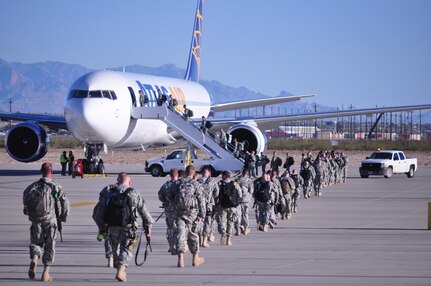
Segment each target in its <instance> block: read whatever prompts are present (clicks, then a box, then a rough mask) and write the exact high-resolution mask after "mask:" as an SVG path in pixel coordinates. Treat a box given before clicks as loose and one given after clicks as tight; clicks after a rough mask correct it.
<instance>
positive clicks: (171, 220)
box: [165, 212, 177, 246]
mask: <svg viewBox="0 0 431 286" xmlns="http://www.w3.org/2000/svg"><path fill="white" fill-rule="evenodd" d="M165 215H166V240H167V241H168V244H169V246H175V245H176V244H177V238H176V234H175V228H176V224H175V217H174V216H173V214H170V213H166V212H165Z"/></svg>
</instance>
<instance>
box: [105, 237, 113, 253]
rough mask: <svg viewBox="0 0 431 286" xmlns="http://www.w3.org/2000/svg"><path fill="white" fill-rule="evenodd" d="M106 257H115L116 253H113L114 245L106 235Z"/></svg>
mask: <svg viewBox="0 0 431 286" xmlns="http://www.w3.org/2000/svg"><path fill="white" fill-rule="evenodd" d="M105 257H106V258H110V257H114V254H113V253H112V246H111V243H110V242H109V236H108V235H105Z"/></svg>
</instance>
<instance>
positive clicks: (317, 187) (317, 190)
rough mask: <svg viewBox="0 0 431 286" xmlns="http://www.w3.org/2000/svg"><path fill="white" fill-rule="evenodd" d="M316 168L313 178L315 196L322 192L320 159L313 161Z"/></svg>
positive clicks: (321, 163)
mask: <svg viewBox="0 0 431 286" xmlns="http://www.w3.org/2000/svg"><path fill="white" fill-rule="evenodd" d="M314 164H315V167H314V169H315V170H316V177H315V178H314V192H315V194H316V196H320V195H321V193H322V189H323V188H322V184H323V173H324V171H323V166H322V165H323V162H322V161H321V160H316V161H314Z"/></svg>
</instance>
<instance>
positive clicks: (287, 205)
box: [281, 194, 292, 214]
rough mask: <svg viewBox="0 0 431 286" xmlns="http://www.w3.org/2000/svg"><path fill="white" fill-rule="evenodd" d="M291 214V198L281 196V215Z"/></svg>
mask: <svg viewBox="0 0 431 286" xmlns="http://www.w3.org/2000/svg"><path fill="white" fill-rule="evenodd" d="M291 212H292V210H291V197H290V195H289V194H287V195H283V196H282V197H281V213H282V214H285V213H287V214H290V213H291Z"/></svg>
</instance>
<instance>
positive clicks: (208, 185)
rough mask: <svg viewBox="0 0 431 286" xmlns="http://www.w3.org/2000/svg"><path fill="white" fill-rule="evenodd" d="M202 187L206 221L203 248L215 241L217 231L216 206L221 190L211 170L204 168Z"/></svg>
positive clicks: (203, 231)
mask: <svg viewBox="0 0 431 286" xmlns="http://www.w3.org/2000/svg"><path fill="white" fill-rule="evenodd" d="M198 181H199V183H200V184H201V186H202V190H203V195H204V198H205V209H206V214H205V220H204V224H203V230H202V237H203V238H202V244H201V246H202V247H209V244H208V242H213V241H214V230H215V219H214V217H215V215H216V208H215V205H216V203H217V201H218V196H219V188H218V185H217V182H216V180H215V179H213V178H212V177H211V170H210V169H209V168H204V170H203V176H202V177H201V178H200V179H199V180H198Z"/></svg>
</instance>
